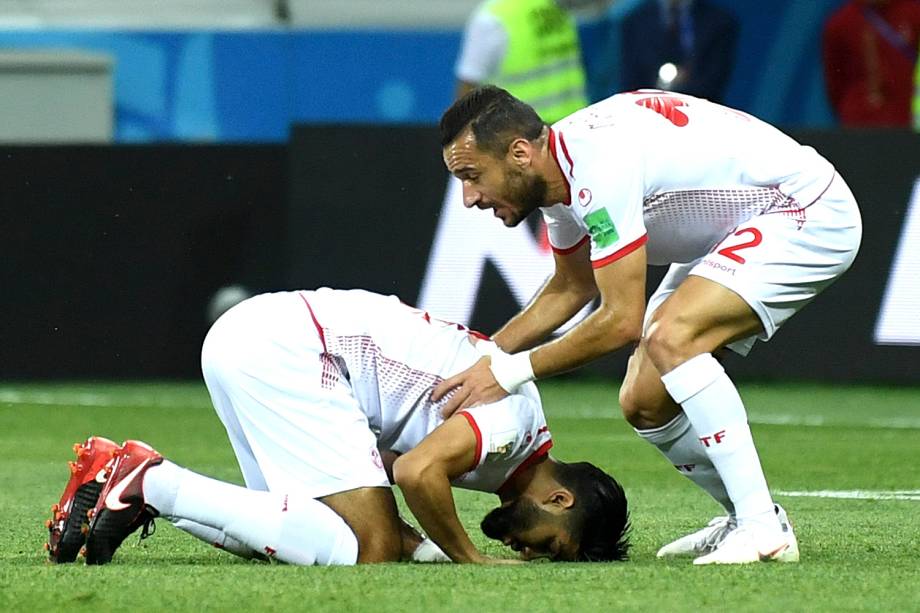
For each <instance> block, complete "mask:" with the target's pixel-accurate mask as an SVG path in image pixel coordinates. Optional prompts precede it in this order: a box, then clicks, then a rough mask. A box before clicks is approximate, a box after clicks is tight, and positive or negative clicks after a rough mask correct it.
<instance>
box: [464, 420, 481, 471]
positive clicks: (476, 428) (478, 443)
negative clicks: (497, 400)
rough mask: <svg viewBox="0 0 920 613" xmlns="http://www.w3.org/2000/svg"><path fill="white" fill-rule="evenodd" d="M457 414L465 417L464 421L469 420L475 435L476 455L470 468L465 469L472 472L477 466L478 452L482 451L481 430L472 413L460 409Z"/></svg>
mask: <svg viewBox="0 0 920 613" xmlns="http://www.w3.org/2000/svg"><path fill="white" fill-rule="evenodd" d="M459 414H460V415H463V416H464V417H466V421H468V422H470V427H471V428H472V429H473V434H475V435H476V457H474V458H473V465H472V466H470V469H469V470H468V471H467V472H472V471H474V470H476V467H477V466H479V454H481V453H482V431H481V430H480V429H479V424H477V423H476V419H475V418H474V417H473V416H472V415H470V414H469V413H467V412H466V411H460V413H459Z"/></svg>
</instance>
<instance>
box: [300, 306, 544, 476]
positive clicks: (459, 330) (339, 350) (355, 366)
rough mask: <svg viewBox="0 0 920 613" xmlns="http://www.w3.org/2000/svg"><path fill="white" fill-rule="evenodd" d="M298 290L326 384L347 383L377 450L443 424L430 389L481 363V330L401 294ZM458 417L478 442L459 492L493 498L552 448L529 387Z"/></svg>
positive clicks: (396, 446)
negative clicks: (316, 338) (319, 346)
mask: <svg viewBox="0 0 920 613" xmlns="http://www.w3.org/2000/svg"><path fill="white" fill-rule="evenodd" d="M298 294H299V295H300V299H302V300H303V301H304V303H305V304H306V305H308V308H307V309H305V311H307V312H309V316H308V319H309V317H312V319H313V322H312V323H313V324H314V325H315V326H316V329H317V333H318V334H320V336H321V340H322V342H323V347H324V348H325V353H324V356H323V359H324V360H326V364H325V365H324V369H323V379H324V381H325V382H327V383H329V382H331V381H332V380H333V379H332V378H335V377H345V378H346V379H347V381H348V382H349V384H350V387H351V389H352V391H353V393H354V395H355V397H356V398H357V400H358V404H359V405H360V407H361V410H362V411H363V412H364V414H365V415H367V418H368V422H369V424H370V427H371V429H372V430H374V432H376V433H377V438H378V445H379V446H380V447H381V448H385V449H392V450H393V451H396V452H398V453H405V452H407V451H409V450H410V449H412V448H414V447H415V446H416V445H418V444H419V443H420V442H421V441H422V439H424V438H425V437H426V436H427V435H428V434H430V433H431V432H432V431H433V430H434V429H435V428H437V427H438V426H439V425H440V424H441V423H442V422H443V421H444V420H443V418H442V417H441V410H440V409H441V407H442V406H443V405H444V404H445V403H446V399H444V400H442V401H441V402H438V403H434V402H432V401H431V392H432V390H433V389H434V387H435V386H436V385H437V384H438V383H440V382H441V381H442V380H444V379H445V378H447V377H449V376H451V375H453V374H456V373H458V372H460V371H462V370H464V369H466V368H468V367H469V366H472V365H473V364H474V363H475V362H476V361H477V360H478V359H479V358H480V357H482V354H481V353H480V352H479V351H478V350H477V349H476V348H475V346H474V344H473V342H472V339H471V337H472V336H474V335H476V333H472V332H470V331H469V330H467V329H466V328H465V327H463V326H461V325H459V324H454V323H449V322H444V321H440V320H438V319H435V318H433V317H431V316H429V315H428V313H426V312H424V311H421V310H419V309H415V308H412V307H410V306H407V305H405V304H403V303H402V302H400V300H399V299H398V298H397V297H396V296H383V295H380V294H375V293H372V292H367V291H364V290H334V289H329V288H321V289H318V290H315V291H301V292H298ZM480 336H481V335H480ZM483 342H486V341H483ZM461 414H462V415H463V416H464V417H465V418H466V419H467V420H468V421H469V422H470V425H471V426H472V428H473V431H474V433H475V434H476V440H477V443H476V460H475V462H474V464H473V465H472V466H471V467H470V471H469V472H468V473H466V474H464V475H462V476H461V477H459V478H458V479H456V480H455V481H454V485H457V486H459V487H463V488H466V489H474V490H481V491H486V492H497V491H498V490H499V489H500V488H501V486H502V485H503V484H504V483H505V482H506V481H507V480H508V478H509V477H510V476H511V475H512V474H513V473H514V471H515V470H519V469H521V468H523V466H522V465H524V464H525V463H529V462H533V461H535V460H536V459H538V458H539V457H541V456H543V455H546V454H547V453H548V451H549V449H550V447H552V436H551V435H550V432H549V429H548V428H547V426H546V418H545V417H544V415H543V408H542V404H541V402H540V396H539V393H538V392H537V388H536V386H535V385H533V384H532V383H529V384H527V385H524V386H522V387H521V388H520V391H519V392H518V393H516V394H512V395H510V396H508V397H506V398H504V399H502V400H500V401H498V402H496V403H493V404H490V405H485V406H481V407H475V408H472V409H466V410H464V411H462V412H461Z"/></svg>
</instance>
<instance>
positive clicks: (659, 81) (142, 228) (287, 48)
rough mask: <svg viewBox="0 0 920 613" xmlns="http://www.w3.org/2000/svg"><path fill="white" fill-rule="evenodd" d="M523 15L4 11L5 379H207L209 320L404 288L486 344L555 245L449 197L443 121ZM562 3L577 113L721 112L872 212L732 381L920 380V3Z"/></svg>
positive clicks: (47, 3)
mask: <svg viewBox="0 0 920 613" xmlns="http://www.w3.org/2000/svg"><path fill="white" fill-rule="evenodd" d="M528 2H529V0H528ZM512 4H513V3H512ZM550 4H551V2H550ZM504 5H507V6H505V8H503V9H502V11H504V12H502V11H498V9H496V7H495V6H492V7H491V9H490V10H493V13H494V14H492V15H491V17H489V18H485V17H483V11H484V10H486V9H484V8H483V5H481V4H480V2H478V1H477V0H184V1H183V0H145V1H143V2H141V1H140V0H0V178H2V185H3V197H2V204H0V236H2V238H3V243H2V244H3V246H2V253H3V257H2V265H0V292H2V295H3V299H2V302H0V304H2V309H3V311H2V317H0V380H20V379H110V378H130V379H146V378H180V379H182V378H197V377H198V376H199V370H198V355H199V349H200V343H201V340H202V339H203V337H204V334H205V332H206V331H207V328H208V326H209V325H210V322H211V321H213V319H214V318H215V317H216V316H218V315H219V314H220V312H222V311H223V310H224V309H225V308H227V307H228V306H230V305H232V304H234V303H235V302H237V301H239V300H240V299H242V298H244V297H246V296H248V295H251V294H253V293H258V292H262V291H271V290H279V289H286V288H301V287H306V288H310V287H317V286H320V285H330V286H336V287H362V288H366V289H371V290H375V291H380V292H384V293H395V294H398V295H399V296H400V297H401V298H402V299H403V300H404V301H406V302H410V303H416V304H419V306H422V307H425V308H428V309H430V310H431V311H432V313H433V314H438V315H440V316H441V317H442V318H445V319H452V320H455V321H461V322H463V323H467V324H470V325H472V326H473V327H476V328H479V329H482V330H483V331H485V332H491V331H494V329H495V328H496V327H497V326H499V325H500V324H501V323H502V322H503V321H505V320H506V319H507V318H508V317H509V316H510V315H512V314H513V313H514V312H516V311H517V310H518V309H519V308H520V306H521V305H522V304H523V303H524V302H525V301H526V300H527V299H528V298H529V297H530V296H531V295H532V294H533V293H534V292H535V291H536V289H537V287H538V286H539V285H540V283H541V281H542V280H543V279H544V278H545V276H546V275H547V274H548V272H549V271H550V269H551V267H552V260H551V255H550V254H549V252H548V250H547V248H546V243H545V241H542V240H541V237H542V234H541V229H540V227H539V226H538V225H536V224H534V225H532V226H530V227H523V226H522V227H521V228H518V229H517V230H515V231H514V232H511V231H509V230H506V229H505V228H503V227H502V226H501V225H500V224H499V222H498V221H497V220H493V219H492V218H491V217H490V216H488V215H487V214H484V213H483V214H482V215H481V216H477V215H476V213H475V212H470V211H463V210H462V207H460V205H459V203H457V202H456V201H454V200H453V199H452V196H451V192H450V190H449V189H448V186H449V182H448V176H447V173H446V171H445V170H444V168H443V165H442V162H441V158H440V147H439V144H438V139H437V130H436V124H437V120H438V118H439V117H440V114H441V113H442V112H443V110H444V109H445V108H446V107H447V106H448V105H449V104H450V103H451V101H452V100H453V99H454V97H455V96H456V95H457V93H458V92H459V91H463V88H464V87H467V86H469V85H475V84H476V83H477V82H486V81H491V80H494V81H496V82H499V83H501V80H500V76H499V77H495V78H494V79H493V78H492V77H493V75H492V74H490V73H489V70H492V71H493V72H494V71H495V70H498V68H496V67H497V66H498V65H500V64H501V61H503V60H501V58H500V57H498V56H495V54H496V53H497V54H498V55H499V56H500V55H501V53H505V54H511V53H516V52H517V51H514V48H513V46H514V44H515V43H514V33H515V32H516V28H518V27H519V24H518V22H515V19H516V18H515V17H514V16H513V14H512V13H513V11H512V8H513V7H512V8H509V6H510V5H509V3H508V2H507V1H506V2H504ZM557 9H558V10H559V11H564V15H566V16H567V17H566V18H568V19H571V20H572V22H571V23H572V24H574V25H573V27H574V31H575V34H576V37H577V49H576V50H575V52H576V53H577V62H578V66H577V68H576V69H575V72H577V74H578V78H579V79H581V83H582V85H581V86H580V87H583V89H582V93H581V95H582V96H583V100H584V102H592V101H596V100H599V99H602V98H604V97H606V96H608V95H611V94H613V93H615V92H617V91H621V90H630V89H635V88H639V87H661V88H667V89H674V90H678V91H687V92H689V93H694V94H696V95H702V96H704V97H707V98H710V99H713V100H717V101H719V102H722V103H724V104H727V105H729V106H732V107H735V108H739V109H742V110H744V111H747V112H749V113H752V114H754V115H757V116H758V117H760V118H762V119H765V120H767V121H769V122H771V123H773V124H775V125H777V126H779V127H780V128H781V129H783V130H785V131H787V132H788V133H790V134H792V135H793V136H795V137H796V138H798V139H799V140H800V141H801V142H803V143H806V144H810V145H813V146H814V147H816V148H817V149H818V150H819V151H820V152H822V153H823V154H824V155H825V156H826V157H828V158H829V159H831V161H832V162H834V164H835V165H836V166H837V168H838V169H839V170H840V172H841V173H842V174H843V176H844V177H845V178H846V180H847V181H848V183H849V184H850V186H851V187H852V189H853V191H854V193H855V194H856V195H857V198H858V200H859V201H860V204H861V207H862V210H863V215H864V222H865V225H866V230H865V239H864V243H863V247H862V251H861V254H860V257H859V258H858V260H857V263H856V264H855V265H854V267H853V269H852V270H851V271H850V272H849V273H847V275H846V276H845V277H844V278H843V279H842V280H841V281H839V282H838V283H837V284H836V285H834V286H833V287H832V288H830V289H829V290H828V291H827V292H826V294H825V295H823V296H822V297H820V298H819V299H818V301H817V305H816V306H812V307H809V308H808V309H806V310H805V311H804V312H803V313H802V314H800V315H799V316H797V317H796V318H794V319H793V320H792V321H791V322H790V323H789V324H788V325H787V326H786V328H785V329H784V331H783V332H782V333H781V334H779V335H778V336H777V337H776V339H774V340H773V341H771V343H769V344H768V345H763V346H761V347H759V348H758V349H757V350H755V352H754V353H753V354H752V356H751V357H750V358H748V359H746V360H744V361H740V362H739V363H738V364H737V365H735V366H734V367H733V368H734V372H736V373H737V375H738V376H740V377H742V378H748V379H758V380H762V379H766V380H770V379H777V378H784V379H786V378H796V379H818V380H826V381H840V382H850V381H886V382H896V383H914V384H916V383H920V246H918V245H920V188H918V185H920V184H918V179H920V136H918V134H917V133H916V132H915V131H914V128H913V125H915V123H920V94H918V91H920V90H918V86H917V81H916V78H917V68H916V66H917V50H918V34H920V0H807V1H805V0H774V1H773V2H761V1H755V0H733V1H732V0H695V1H693V0H690V1H686V0H676V1H675V0H614V1H610V2H604V1H592V0H581V1H573V0H569V1H568V2H565V1H563V0H559V2H558V4H557V5H556V9H553V10H557ZM542 10H543V12H542V13H541V15H543V19H544V21H543V22H541V24H540V25H539V27H540V28H544V29H550V28H555V27H556V26H557V25H558V23H557V22H558V21H559V19H562V18H561V17H559V16H558V15H557V14H556V13H553V12H552V11H550V9H546V8H544V9H542ZM501 28H504V30H502V31H504V35H502V34H501V33H499V34H496V32H499V30H501ZM490 32H491V33H490ZM502 36H504V38H503V37H502ZM567 48H568V47H567ZM496 49H498V51H496ZM570 50H571V49H570ZM490 53H491V54H492V56H489V54H490ZM496 58H498V59H496ZM534 61H536V60H534ZM535 106H537V105H536V104H535ZM915 110H916V112H917V114H918V119H917V120H915V118H914V111H915ZM544 119H548V120H554V119H557V118H555V117H548V116H547V115H544ZM452 212H457V215H453V214H450V213H452ZM662 272H663V271H657V270H653V271H652V272H651V275H652V279H653V281H654V280H655V279H657V278H659V277H660V275H661V274H662ZM650 289H651V288H650ZM625 357H626V356H625V353H624V355H622V356H614V357H613V358H611V359H609V360H605V361H604V362H602V363H601V364H599V365H597V366H595V367H594V368H593V369H589V372H591V373H594V374H602V375H604V376H612V377H619V376H621V373H622V367H623V364H624V363H625Z"/></svg>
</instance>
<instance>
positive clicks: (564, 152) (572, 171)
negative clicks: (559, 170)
mask: <svg viewBox="0 0 920 613" xmlns="http://www.w3.org/2000/svg"><path fill="white" fill-rule="evenodd" d="M559 144H560V145H562V155H564V156H565V159H566V161H568V163H569V176H570V177H572V178H573V179H574V178H575V162H573V161H572V156H571V155H569V148H568V147H566V146H565V135H564V134H562V132H560V133H559Z"/></svg>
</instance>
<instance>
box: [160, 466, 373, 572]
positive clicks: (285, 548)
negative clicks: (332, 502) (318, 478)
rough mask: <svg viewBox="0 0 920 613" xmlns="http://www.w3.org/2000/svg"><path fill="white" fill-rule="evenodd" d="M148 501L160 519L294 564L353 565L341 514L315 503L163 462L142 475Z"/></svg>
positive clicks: (351, 540)
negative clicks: (207, 529)
mask: <svg viewBox="0 0 920 613" xmlns="http://www.w3.org/2000/svg"><path fill="white" fill-rule="evenodd" d="M143 487H144V499H145V502H146V503H147V504H149V505H150V506H151V507H153V508H154V509H156V510H157V511H158V512H159V513H160V514H161V515H165V516H167V517H171V518H174V519H188V520H191V521H193V522H195V523H199V524H204V525H206V526H211V527H213V528H216V529H218V530H220V531H222V532H224V533H226V535H227V536H229V537H231V538H232V539H235V540H236V541H239V542H240V543H242V544H244V545H245V546H246V547H248V548H250V549H252V550H254V551H258V552H261V553H265V554H267V555H268V556H270V557H273V558H275V559H277V560H281V561H282V562H287V563H290V564H301V565H310V564H319V565H333V564H344V565H349V564H354V563H355V562H356V561H357V559H358V540H357V538H355V534H354V532H352V530H351V528H349V527H348V524H346V523H345V520H343V519H342V518H341V517H340V516H339V515H338V514H336V513H335V511H333V510H332V509H330V508H329V507H327V506H326V505H324V504H323V503H321V502H319V501H318V500H314V499H312V498H308V497H305V496H299V495H297V494H295V493H287V494H280V493H275V492H263V491H257V490H250V489H246V488H245V487H240V486H238V485H233V484H230V483H225V482H223V481H218V480H216V479H211V478H209V477H205V476H203V475H199V474H197V473H194V472H192V471H190V470H186V469H184V468H181V467H179V466H177V465H176V464H173V463H172V462H167V461H164V462H163V463H162V464H159V465H157V466H154V467H151V468H149V469H148V470H147V472H146V473H145V475H144V483H143Z"/></svg>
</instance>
